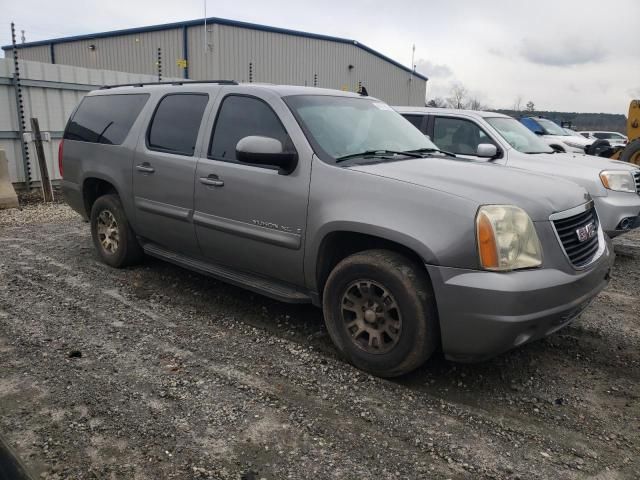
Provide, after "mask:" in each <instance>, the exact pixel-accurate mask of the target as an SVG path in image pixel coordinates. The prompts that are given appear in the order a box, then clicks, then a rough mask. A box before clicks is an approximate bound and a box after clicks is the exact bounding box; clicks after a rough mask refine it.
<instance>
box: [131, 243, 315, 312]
mask: <svg viewBox="0 0 640 480" xmlns="http://www.w3.org/2000/svg"><path fill="white" fill-rule="evenodd" d="M142 248H143V249H144V253H146V254H147V255H151V256H152V257H156V258H159V259H161V260H166V261H167V262H170V263H173V264H174V265H178V266H179V267H184V268H187V269H189V270H193V271H194V272H198V273H202V274H203V275H208V276H210V277H214V278H217V279H218V280H222V281H223V282H226V283H230V284H232V285H236V286H238V287H242V288H246V289H247V290H251V291H253V292H256V293H260V294H262V295H266V296H267V297H271V298H274V299H276V300H279V301H281V302H287V303H311V297H310V296H309V295H307V294H306V293H304V292H302V291H300V290H297V289H296V288H295V287H292V286H289V285H286V284H284V283H280V282H277V281H273V280H268V279H266V278H263V277H259V276H257V275H253V274H250V273H245V272H238V271H236V270H232V269H231V268H229V267H223V266H221V265H215V264H212V263H208V262H203V261H201V260H196V259H195V258H191V257H187V256H185V255H182V254H180V253H175V252H172V251H171V250H167V249H166V248H164V247H161V246H160V245H156V244H155V243H145V244H143V245H142Z"/></svg>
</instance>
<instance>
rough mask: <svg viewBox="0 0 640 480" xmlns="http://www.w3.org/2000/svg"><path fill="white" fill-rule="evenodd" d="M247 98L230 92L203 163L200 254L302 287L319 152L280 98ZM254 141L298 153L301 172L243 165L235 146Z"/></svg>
mask: <svg viewBox="0 0 640 480" xmlns="http://www.w3.org/2000/svg"><path fill="white" fill-rule="evenodd" d="M246 92H247V89H246V88H244V89H242V88H241V87H223V94H221V95H220V100H219V102H218V106H217V108H215V110H216V111H217V113H216V115H215V118H212V119H211V125H212V126H211V127H210V128H211V130H210V131H209V134H210V135H211V140H210V142H209V146H208V152H207V154H206V155H203V158H202V159H201V160H200V162H199V163H198V168H197V172H196V182H195V213H194V223H195V224H196V233H197V237H198V241H199V244H200V248H201V250H202V253H203V254H204V256H205V257H207V258H208V259H210V260H211V261H213V262H214V263H218V264H221V265H226V266H229V267H233V268H235V269H238V270H243V271H248V272H253V273H256V274H259V275H262V276H267V277H273V278H276V279H278V280H281V281H284V282H288V283H291V284H294V285H303V271H302V266H303V253H304V249H303V246H304V228H305V223H306V213H307V204H308V198H309V182H310V175H311V155H312V152H311V149H310V147H309V146H308V143H306V140H305V138H304V136H303V134H302V131H301V130H300V127H299V126H298V124H297V122H296V120H295V119H294V117H293V115H292V114H291V112H290V111H289V109H288V108H287V107H286V105H285V104H284V102H283V101H282V99H281V98H280V97H279V96H277V95H275V94H274V93H273V92H269V91H268V90H261V89H255V90H252V93H251V94H250V95H248V94H246ZM251 135H260V136H266V137H271V138H275V139H277V140H279V141H280V142H281V143H282V144H283V145H285V146H287V148H288V149H291V148H293V149H295V150H296V151H297V153H298V165H297V167H296V169H295V170H294V171H293V172H292V173H290V174H288V175H280V174H278V171H277V169H275V168H270V167H265V166H257V165H248V164H244V163H240V162H238V161H237V159H236V152H235V149H236V145H237V143H238V141H239V140H240V139H242V138H244V137H247V136H251Z"/></svg>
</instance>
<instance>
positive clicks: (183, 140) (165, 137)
mask: <svg viewBox="0 0 640 480" xmlns="http://www.w3.org/2000/svg"><path fill="white" fill-rule="evenodd" d="M208 101H209V96H208V95H206V94H196V93H193V94H191V93H189V94H182V93H178V94H173V95H167V96H166V97H164V98H163V99H162V100H160V103H159V104H158V108H157V109H156V112H155V114H154V115H153V120H151V127H150V128H149V136H148V145H149V148H150V149H152V150H160V151H162V152H169V153H177V154H180V155H193V152H194V150H195V148H196V140H197V138H198V130H200V123H202V116H203V114H204V109H205V107H206V106H207V102H208Z"/></svg>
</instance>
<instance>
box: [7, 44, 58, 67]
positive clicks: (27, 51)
mask: <svg viewBox="0 0 640 480" xmlns="http://www.w3.org/2000/svg"><path fill="white" fill-rule="evenodd" d="M18 52H19V53H18V55H19V56H20V58H21V59H22V60H31V61H32V62H44V63H51V50H50V47H49V45H38V46H35V47H29V48H21V49H19V50H18ZM11 55H12V54H11V50H7V51H6V52H5V57H6V58H10V57H11Z"/></svg>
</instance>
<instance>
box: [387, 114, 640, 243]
mask: <svg viewBox="0 0 640 480" xmlns="http://www.w3.org/2000/svg"><path fill="white" fill-rule="evenodd" d="M394 108H395V109H396V110H397V111H398V112H400V113H401V114H402V115H403V116H404V117H405V118H406V119H408V120H409V121H410V122H411V123H413V124H414V125H415V126H416V127H417V128H419V129H420V130H421V131H422V132H423V133H424V134H426V135H428V136H429V137H430V138H431V140H432V141H433V142H434V143H435V144H436V145H437V146H438V147H439V148H441V149H443V150H448V151H450V152H452V153H455V154H456V155H458V156H459V157H464V158H467V159H473V160H478V161H484V162H487V161H489V162H492V163H496V164H500V165H504V166H507V167H514V168H519V169H523V170H529V171H532V172H538V173H546V174H549V175H553V176H554V177H558V178H564V179H566V180H571V181H573V182H575V183H577V184H579V185H581V186H583V187H584V188H585V189H586V190H587V191H588V192H589V193H590V194H591V197H592V198H593V200H594V202H595V205H596V210H597V211H598V216H599V217H600V221H601V222H602V228H603V229H604V230H605V232H606V233H607V234H608V235H609V236H610V237H615V236H616V235H620V234H621V233H625V232H628V231H629V230H632V229H634V228H637V227H640V169H639V168H638V167H637V166H635V165H631V164H629V163H626V162H619V161H617V160H609V159H606V158H602V157H595V156H591V155H585V154H578V153H560V152H555V151H554V150H553V149H552V148H550V147H549V146H548V145H547V144H546V143H545V142H544V141H542V140H541V139H540V138H539V137H538V136H537V135H535V134H534V133H532V132H531V131H530V130H529V129H528V128H526V127H525V126H524V125H522V124H521V123H520V122H519V121H517V120H515V119H514V118H512V117H509V116H507V115H502V114H499V113H493V112H480V111H471V110H449V109H440V108H420V107H394Z"/></svg>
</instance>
